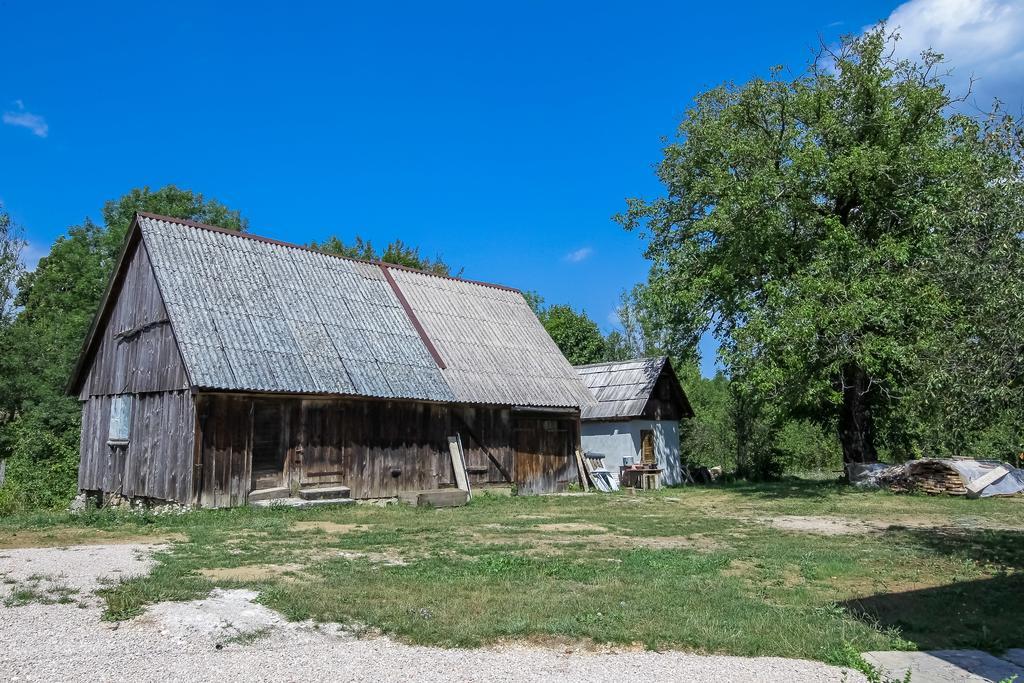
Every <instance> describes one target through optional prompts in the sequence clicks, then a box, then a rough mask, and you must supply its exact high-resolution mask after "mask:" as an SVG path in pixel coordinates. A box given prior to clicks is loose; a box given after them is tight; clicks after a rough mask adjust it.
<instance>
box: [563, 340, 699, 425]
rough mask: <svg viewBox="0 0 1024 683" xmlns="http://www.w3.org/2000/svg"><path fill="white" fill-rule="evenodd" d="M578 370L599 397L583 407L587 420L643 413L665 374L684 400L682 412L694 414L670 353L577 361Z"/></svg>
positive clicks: (673, 390)
mask: <svg viewBox="0 0 1024 683" xmlns="http://www.w3.org/2000/svg"><path fill="white" fill-rule="evenodd" d="M576 372H577V373H578V374H579V378H580V380H581V381H582V382H583V384H584V385H585V386H586V387H587V389H589V390H590V393H591V394H592V395H593V397H594V398H595V399H596V401H597V403H595V404H591V405H589V406H585V407H584V408H583V410H582V414H581V417H582V419H584V420H602V419H606V420H623V419H630V418H634V417H642V416H643V415H644V411H645V410H646V408H647V404H648V402H649V401H650V399H651V394H652V392H653V391H654V387H655V386H656V385H657V383H658V380H659V379H660V378H661V377H662V376H663V375H664V376H665V378H666V381H668V382H670V386H671V387H672V393H673V400H676V401H679V403H680V411H681V413H682V414H683V415H685V416H692V415H693V409H692V408H691V407H690V402H689V400H687V398H686V393H685V392H684V391H683V388H682V386H681V385H680V384H679V380H678V378H677V377H676V374H675V370H673V368H672V363H671V362H670V361H669V360H668V357H666V356H658V357H656V358H637V359H634V360H627V361H613V362H611V363H594V364H592V365H577V366H576Z"/></svg>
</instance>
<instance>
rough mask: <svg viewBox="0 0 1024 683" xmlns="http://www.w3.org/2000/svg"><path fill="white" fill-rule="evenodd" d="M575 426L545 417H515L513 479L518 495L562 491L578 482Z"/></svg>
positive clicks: (563, 420)
mask: <svg viewBox="0 0 1024 683" xmlns="http://www.w3.org/2000/svg"><path fill="white" fill-rule="evenodd" d="M577 424H578V423H577V422H576V421H575V420H566V419H557V418H554V417H548V416H537V417H533V416H516V418H515V421H514V424H513V431H514V437H513V438H514V443H515V479H516V485H517V486H518V488H519V491H520V492H522V493H551V492H554V491H564V490H565V489H566V487H568V485H569V484H571V483H572V482H576V481H579V468H578V467H577V465H576V458H575V449H576V448H578V444H579V434H578V428H577Z"/></svg>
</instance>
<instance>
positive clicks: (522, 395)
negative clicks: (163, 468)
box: [72, 213, 593, 407]
mask: <svg viewBox="0 0 1024 683" xmlns="http://www.w3.org/2000/svg"><path fill="white" fill-rule="evenodd" d="M136 231H137V232H138V234H139V235H140V236H141V240H142V245H143V246H144V248H145V249H146V251H147V253H148V255H149V258H150V261H151V263H152V266H153V271H154V275H155V276H156V280H157V283H158V286H159V289H160V293H161V295H162V298H163V299H164V304H165V306H166V309H167V315H168V319H169V321H170V324H171V329H172V330H173V332H174V336H175V339H176V340H177V343H178V347H179V349H180V351H181V356H182V359H183V361H184V364H185V367H186V369H187V371H188V375H189V378H190V381H191V384H192V386H193V387H195V388H198V389H206V390H224V391H253V392H271V393H300V394H331V395H345V396H366V397H376V398H392V399H416V400H427V401H438V402H459V403H492V404H505V405H522V406H536V407H580V406H582V405H586V404H589V403H591V402H592V401H593V399H592V398H591V397H590V396H589V394H588V393H587V391H586V389H585V388H584V387H583V386H582V385H581V384H580V383H579V381H578V379H577V377H576V373H575V371H574V370H573V368H572V366H571V365H569V363H568V361H566V360H565V358H564V357H563V356H562V355H561V353H559V352H558V348H557V347H556V346H555V344H554V342H553V341H552V340H551V338H550V336H548V334H547V332H546V331H545V330H544V329H543V327H542V326H541V324H540V322H539V321H538V320H537V318H536V316H535V315H534V314H533V312H532V311H531V309H530V308H529V305H528V304H527V303H526V301H525V299H524V298H523V296H522V294H521V293H520V292H518V291H517V290H513V289H510V288H506V287H502V286H499V285H491V284H487V283H480V282H474V281H470V280H462V279H457V278H449V277H444V276H439V275H433V274H428V273H424V272H421V271H415V270H412V269H407V268H404V267H402V266H395V265H391V264H385V263H378V262H368V261H360V260H356V259H349V258H343V257H339V256H334V255H330V254H325V253H321V252H317V251H314V250H311V249H308V248H305V247H301V246H298V245H292V244H286V243H283V242H277V241H274V240H269V239H266V238H261V237H255V236H251V235H246V234H244V233H237V232H232V231H228V230H223V229H221V228H216V227H212V226H207V225H202V224H198V223H193V222H191V221H186V220H181V219H175V218H168V217H165V216H157V215H153V214H145V213H139V214H137V215H136V218H135V221H134V224H133V228H132V230H131V231H130V234H129V237H128V240H129V241H131V240H132V239H133V237H134V236H135V233H136ZM115 277H116V273H115ZM108 298H109V296H108ZM109 303H110V302H109V301H107V300H105V301H104V303H103V304H102V305H101V309H100V313H99V314H98V315H99V316H102V315H103V311H104V310H105V309H106V307H107V306H108V305H109ZM96 327H97V326H96V325H94V328H96ZM93 336H95V329H94V331H93V332H92V333H91V334H90V340H88V341H87V343H86V347H85V350H84V352H83V359H82V362H80V367H79V368H78V369H77V370H76V377H75V378H74V379H73V382H72V384H73V385H78V384H80V377H81V374H82V373H83V372H85V371H87V365H88V363H87V362H85V361H86V359H87V356H88V354H89V353H90V350H91V349H90V347H91V344H92V339H91V338H92V337H93Z"/></svg>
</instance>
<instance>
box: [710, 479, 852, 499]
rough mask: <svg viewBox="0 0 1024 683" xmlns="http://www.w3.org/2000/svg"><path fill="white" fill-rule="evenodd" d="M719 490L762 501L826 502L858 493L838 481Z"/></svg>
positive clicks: (743, 483) (801, 481)
mask: <svg viewBox="0 0 1024 683" xmlns="http://www.w3.org/2000/svg"><path fill="white" fill-rule="evenodd" d="M715 486H718V487H719V488H721V489H723V490H726V491H731V492H733V493H738V494H740V495H744V496H750V497H752V498H757V499H760V500H785V499H803V500H824V499H826V498H832V497H834V496H836V495H843V494H845V493H851V492H857V489H853V488H851V487H850V486H848V485H846V484H843V483H841V482H839V481H838V480H837V481H827V480H813V479H796V478H786V479H782V480H779V481H768V482H763V481H757V482H755V481H736V482H731V483H726V484H719V485H715Z"/></svg>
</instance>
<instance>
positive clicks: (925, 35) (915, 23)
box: [887, 0, 1024, 113]
mask: <svg viewBox="0 0 1024 683" xmlns="http://www.w3.org/2000/svg"><path fill="white" fill-rule="evenodd" d="M887 21H888V25H889V28H890V29H895V30H897V31H898V32H899V34H900V37H901V40H900V42H899V45H898V51H899V53H900V55H902V56H904V57H917V56H919V55H920V54H921V52H923V51H924V50H927V49H929V48H931V49H934V50H936V51H938V52H941V53H942V54H943V55H945V58H946V61H947V62H948V65H947V66H948V67H949V68H951V69H952V70H953V71H952V74H951V76H950V79H949V81H948V85H949V86H950V89H951V91H952V94H953V95H954V96H960V95H962V94H964V93H965V92H966V91H967V87H968V85H969V84H970V80H971V78H972V77H974V78H975V79H976V80H975V83H974V87H973V91H972V95H971V99H970V102H971V103H976V104H977V106H978V107H979V108H981V109H982V110H986V111H987V110H988V109H989V108H990V106H991V104H992V99H993V98H999V99H1000V100H1002V101H1003V103H1004V104H1006V106H1007V108H1008V109H1009V110H1010V112H1011V113H1019V112H1020V110H1021V107H1022V106H1024V2H1021V0H910V1H909V2H905V3H903V4H902V5H900V6H899V7H897V8H896V9H895V10H893V12H892V14H891V15H889V18H888V20H887Z"/></svg>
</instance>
